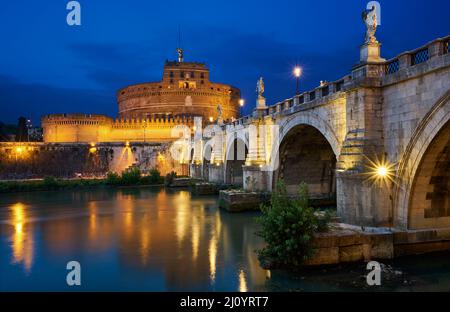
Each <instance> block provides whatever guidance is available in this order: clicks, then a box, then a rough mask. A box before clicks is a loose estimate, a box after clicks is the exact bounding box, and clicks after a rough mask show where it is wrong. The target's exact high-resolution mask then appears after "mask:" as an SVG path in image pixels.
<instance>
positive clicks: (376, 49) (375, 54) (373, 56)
mask: <svg viewBox="0 0 450 312" xmlns="http://www.w3.org/2000/svg"><path fill="white" fill-rule="evenodd" d="M380 55H381V43H379V42H378V41H375V42H367V43H365V44H363V45H362V46H361V48H360V59H359V60H360V62H361V63H378V62H384V61H386V60H385V59H384V58H381V57H380Z"/></svg>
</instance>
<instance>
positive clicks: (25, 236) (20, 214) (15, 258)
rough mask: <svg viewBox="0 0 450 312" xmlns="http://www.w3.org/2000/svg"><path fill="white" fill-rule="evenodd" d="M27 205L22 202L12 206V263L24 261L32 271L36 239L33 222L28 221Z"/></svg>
mask: <svg viewBox="0 0 450 312" xmlns="http://www.w3.org/2000/svg"><path fill="white" fill-rule="evenodd" d="M26 209H27V207H26V206H25V205H24V204H22V203H16V204H14V205H12V206H11V208H10V211H11V220H12V222H13V226H14V233H13V235H12V259H11V262H12V263H22V264H23V267H24V269H25V271H26V272H27V273H29V272H30V270H31V267H32V265H33V256H34V241H33V231H32V228H31V224H30V223H27V211H26Z"/></svg>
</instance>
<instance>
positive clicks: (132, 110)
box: [117, 59, 241, 121]
mask: <svg viewBox="0 0 450 312" xmlns="http://www.w3.org/2000/svg"><path fill="white" fill-rule="evenodd" d="M240 97H241V95H240V90H239V89H237V88H235V87H232V86H230V85H226V84H222V83H212V82H211V81H210V80H209V69H208V68H207V67H206V65H205V64H203V63H193V62H183V61H182V59H179V60H178V61H166V63H165V65H164V72H163V78H162V80H161V81H160V82H149V83H142V84H136V85H131V86H128V87H125V88H123V89H121V90H119V91H118V92H117V102H118V105H119V118H152V117H162V116H170V117H177V116H183V117H194V116H201V117H203V119H204V120H205V121H209V120H211V119H212V120H214V121H215V120H217V118H218V117H219V112H218V106H219V105H220V108H221V111H222V118H223V119H224V120H229V119H232V118H237V117H238V116H239V99H240Z"/></svg>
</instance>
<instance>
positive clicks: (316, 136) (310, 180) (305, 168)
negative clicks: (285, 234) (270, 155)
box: [273, 112, 340, 202]
mask: <svg viewBox="0 0 450 312" xmlns="http://www.w3.org/2000/svg"><path fill="white" fill-rule="evenodd" d="M279 133H280V136H279V137H280V141H279V143H280V144H279V150H278V152H279V167H278V169H277V170H276V171H275V173H274V175H273V184H275V183H276V182H277V180H279V179H282V180H284V182H285V184H286V186H287V189H288V192H289V194H296V192H297V187H298V185H299V184H300V183H301V182H303V181H304V182H306V183H307V184H308V187H309V191H310V194H311V196H312V197H316V198H320V199H326V200H327V202H328V201H329V200H332V201H333V202H334V200H335V196H336V174H335V169H336V162H337V157H338V155H339V152H340V143H339V140H338V139H337V137H336V135H335V134H334V132H333V130H332V129H331V127H330V126H329V125H328V124H327V123H326V121H324V120H323V119H321V118H320V117H319V116H317V115H315V114H313V113H305V114H303V112H302V113H301V114H299V115H297V116H292V117H290V118H288V119H287V120H286V121H285V122H283V123H282V125H281V126H280V131H279Z"/></svg>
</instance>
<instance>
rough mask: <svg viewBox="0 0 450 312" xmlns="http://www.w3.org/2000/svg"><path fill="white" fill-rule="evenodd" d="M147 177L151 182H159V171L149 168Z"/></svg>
mask: <svg viewBox="0 0 450 312" xmlns="http://www.w3.org/2000/svg"><path fill="white" fill-rule="evenodd" d="M149 177H150V183H151V184H157V183H161V174H160V173H159V171H158V169H156V168H153V169H152V170H150V175H149Z"/></svg>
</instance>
